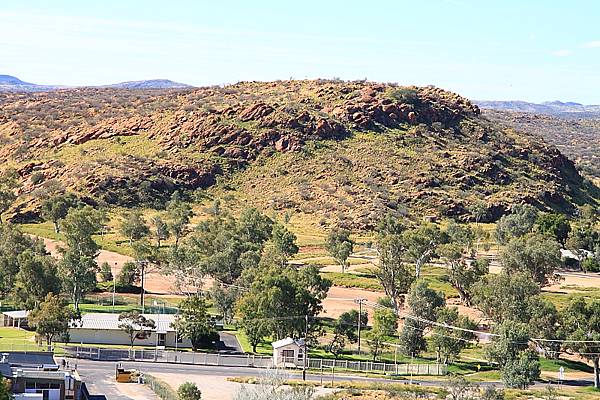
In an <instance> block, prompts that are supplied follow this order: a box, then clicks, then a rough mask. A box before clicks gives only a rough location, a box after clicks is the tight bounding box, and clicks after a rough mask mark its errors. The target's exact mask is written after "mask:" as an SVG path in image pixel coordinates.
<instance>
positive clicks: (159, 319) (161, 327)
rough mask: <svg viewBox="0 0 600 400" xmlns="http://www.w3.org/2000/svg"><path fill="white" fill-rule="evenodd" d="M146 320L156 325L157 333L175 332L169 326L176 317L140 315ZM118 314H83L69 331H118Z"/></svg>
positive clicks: (171, 315) (72, 324) (74, 321)
mask: <svg viewBox="0 0 600 400" xmlns="http://www.w3.org/2000/svg"><path fill="white" fill-rule="evenodd" d="M142 315H143V316H144V317H145V318H146V319H151V320H153V321H154V323H155V325H156V329H152V330H153V331H157V332H158V333H166V332H175V328H173V327H172V326H171V325H172V324H173V322H175V319H176V316H175V315H173V314H142ZM120 323H121V322H120V321H119V314H108V313H89V314H83V315H82V316H81V319H80V320H73V321H71V323H70V328H71V329H96V330H120V329H121V328H119V324H120Z"/></svg>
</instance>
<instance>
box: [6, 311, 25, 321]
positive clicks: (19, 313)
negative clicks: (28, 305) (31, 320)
mask: <svg viewBox="0 0 600 400" xmlns="http://www.w3.org/2000/svg"><path fill="white" fill-rule="evenodd" d="M2 314H4V315H6V316H8V317H11V318H16V319H23V318H27V317H28V316H29V311H27V310H18V311H4V312H3V313H2Z"/></svg>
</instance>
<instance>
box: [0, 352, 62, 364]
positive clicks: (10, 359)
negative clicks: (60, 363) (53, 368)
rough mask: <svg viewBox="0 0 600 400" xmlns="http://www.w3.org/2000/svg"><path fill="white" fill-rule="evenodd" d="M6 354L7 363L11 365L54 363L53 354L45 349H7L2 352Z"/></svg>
mask: <svg viewBox="0 0 600 400" xmlns="http://www.w3.org/2000/svg"><path fill="white" fill-rule="evenodd" d="M1 354H2V357H4V355H6V361H7V364H9V365H11V366H13V367H38V366H42V365H56V362H55V361H54V354H52V353H49V352H46V351H28V352H24V351H23V352H21V351H8V352H2V353H1Z"/></svg>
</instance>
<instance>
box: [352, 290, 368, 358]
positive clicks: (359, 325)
mask: <svg viewBox="0 0 600 400" xmlns="http://www.w3.org/2000/svg"><path fill="white" fill-rule="evenodd" d="M363 301H367V299H355V300H354V302H355V303H358V321H357V326H358V355H359V356H360V327H361V325H362V321H361V320H362V305H363Z"/></svg>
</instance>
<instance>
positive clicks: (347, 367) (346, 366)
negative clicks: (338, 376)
mask: <svg viewBox="0 0 600 400" xmlns="http://www.w3.org/2000/svg"><path fill="white" fill-rule="evenodd" d="M346 369H348V360H346Z"/></svg>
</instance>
